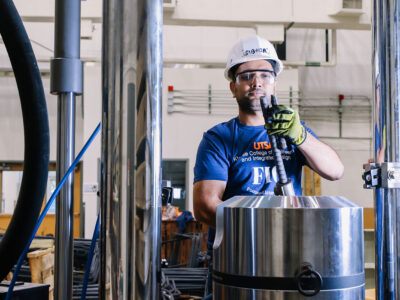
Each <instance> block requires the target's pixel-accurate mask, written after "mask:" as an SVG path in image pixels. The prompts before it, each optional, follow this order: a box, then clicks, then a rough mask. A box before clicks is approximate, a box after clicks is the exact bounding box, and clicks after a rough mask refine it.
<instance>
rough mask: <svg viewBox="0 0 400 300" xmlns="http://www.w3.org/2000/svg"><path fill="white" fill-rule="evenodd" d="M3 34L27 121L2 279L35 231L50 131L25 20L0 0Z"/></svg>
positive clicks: (2, 252) (0, 250) (2, 253)
mask: <svg viewBox="0 0 400 300" xmlns="http://www.w3.org/2000/svg"><path fill="white" fill-rule="evenodd" d="M0 34H1V36H2V38H3V41H4V44H5V46H6V49H7V52H8V55H9V57H10V61H11V65H12V67H13V71H14V74H15V78H16V81H17V86H18V92H19V96H20V101H21V109H22V117H23V123H24V142H25V148H24V173H23V177H22V183H21V189H20V191H19V195H18V201H17V205H16V207H15V210H14V215H13V217H12V219H11V221H10V224H9V225H8V228H7V231H6V232H5V234H4V237H3V238H2V240H1V241H0V257H1V259H0V279H3V278H4V277H5V276H6V275H7V273H8V272H9V270H10V269H11V268H12V266H13V265H14V264H15V263H16V262H17V260H18V258H19V256H20V254H21V253H22V251H23V250H24V248H25V246H26V243H27V242H28V241H29V238H30V236H31V234H32V232H33V229H34V227H35V224H36V221H37V219H38V216H39V213H40V209H41V206H42V202H43V197H44V195H45V192H46V186H47V175H48V169H49V151H50V150H49V148H50V145H49V144H50V141H49V140H50V134H49V122H48V116H47V107H46V99H45V95H44V90H43V84H42V80H41V77H40V72H39V68H38V66H37V62H36V58H35V55H34V53H33V50H32V46H31V44H30V41H29V38H28V35H27V34H26V31H25V28H24V25H23V23H22V20H21V18H20V16H19V14H18V12H17V10H16V8H15V6H14V4H13V2H12V1H10V0H0Z"/></svg>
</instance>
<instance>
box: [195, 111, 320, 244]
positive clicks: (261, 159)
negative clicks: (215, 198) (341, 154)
mask: <svg viewBox="0 0 400 300" xmlns="http://www.w3.org/2000/svg"><path fill="white" fill-rule="evenodd" d="M302 123H303V122H302ZM303 126H305V125H304V123H303ZM305 128H306V130H307V131H308V132H310V133H311V134H313V135H314V133H313V132H312V131H311V130H310V129H309V128H307V127H306V126H305ZM281 154H282V160H283V163H284V165H285V170H286V174H287V177H288V178H290V179H291V180H292V183H293V187H294V191H295V193H296V195H301V170H302V167H303V165H305V164H306V160H305V157H304V156H303V154H302V153H301V152H300V150H298V149H297V147H295V146H293V145H291V144H289V143H288V147H287V148H286V149H284V150H282V151H281ZM200 180H221V181H226V188H225V192H224V194H223V197H222V200H223V201H225V200H227V199H229V198H231V197H233V196H238V195H252V196H254V195H273V194H274V187H275V184H276V182H277V181H278V178H277V172H276V166H275V161H274V157H273V153H272V149H271V144H270V141H269V136H268V134H267V131H266V130H265V128H264V126H246V125H243V124H242V123H240V121H239V119H238V118H237V117H236V118H233V119H231V120H230V121H228V122H224V123H221V124H218V125H216V126H214V127H213V128H211V129H210V130H208V131H207V132H206V133H204V135H203V139H202V141H201V142H200V145H199V148H198V150H197V158H196V164H195V167H194V182H197V181H200ZM212 231H214V230H211V231H210V232H209V242H210V243H211V245H212V242H213V240H214V237H213V235H214V234H215V232H212Z"/></svg>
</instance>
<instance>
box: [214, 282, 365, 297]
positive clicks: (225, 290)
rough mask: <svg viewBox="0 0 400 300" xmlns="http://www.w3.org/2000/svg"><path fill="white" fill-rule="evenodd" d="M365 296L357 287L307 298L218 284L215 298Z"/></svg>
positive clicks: (322, 292) (293, 293) (286, 293)
mask: <svg viewBox="0 0 400 300" xmlns="http://www.w3.org/2000/svg"><path fill="white" fill-rule="evenodd" d="M364 294H365V293H364V288H361V287H356V288H352V289H346V290H337V291H334V292H332V291H329V292H325V291H321V292H319V294H318V295H316V296H313V297H306V296H302V295H300V294H299V293H298V292H289V291H266V290H252V289H240V288H235V287H232V286H224V285H221V284H216V285H215V289H214V294H213V297H214V299H218V300H219V299H229V300H244V299H246V300H248V299H252V300H310V299H312V300H345V299H346V300H365V295H364Z"/></svg>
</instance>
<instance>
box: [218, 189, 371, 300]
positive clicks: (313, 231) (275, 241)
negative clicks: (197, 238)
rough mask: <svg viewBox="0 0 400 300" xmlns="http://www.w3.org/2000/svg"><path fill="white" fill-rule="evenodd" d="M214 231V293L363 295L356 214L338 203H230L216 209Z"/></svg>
mask: <svg viewBox="0 0 400 300" xmlns="http://www.w3.org/2000/svg"><path fill="white" fill-rule="evenodd" d="M216 230H217V231H216V237H215V241H214V275H213V279H214V285H215V287H216V290H215V292H216V295H218V293H219V292H221V288H222V287H223V289H225V291H224V292H223V293H225V294H226V293H227V290H226V289H227V288H228V290H229V289H231V290H236V291H235V293H236V294H238V289H239V290H240V289H242V290H246V291H247V292H248V291H252V293H254V292H255V291H259V292H261V293H264V294H265V293H275V294H276V293H283V294H285V293H286V294H288V295H289V294H292V296H293V295H300V298H293V299H301V297H311V296H315V295H318V294H319V295H322V294H325V295H324V296H323V297H322V298H320V299H335V296H334V294H336V297H338V295H339V294H343V291H350V290H351V291H352V292H351V293H350V294H351V296H350V297H353V298H343V297H342V296H340V298H336V299H359V297H358V296H357V295H363V294H364V283H365V276H364V240H363V210H362V207H360V206H358V205H356V204H354V203H352V202H350V201H349V200H347V199H346V198H344V197H327V196H323V197H315V196H291V197H287V196H286V197H285V196H237V197H233V198H231V199H230V200H227V201H225V202H224V203H222V204H221V205H219V206H218V207H217V228H216ZM354 289H356V290H357V291H358V292H356V293H354ZM235 293H233V294H235ZM326 293H331V294H332V295H331V296H329V297H328V296H327V294H326ZM346 293H348V292H345V294H346ZM228 294H229V293H228ZM233 294H232V295H233ZM239 294H240V293H239ZM348 294H349V293H348ZM350 294H349V295H350ZM265 295H266V294H265ZM269 296H271V297H272V294H270V295H269ZM246 297H247V296H246ZM330 297H333V298H330ZM360 297H361V296H360ZM317 298H318V297H317ZM317 298H316V299H317ZM221 299H222V298H221ZM223 299H228V298H223ZM229 299H231V298H229ZM232 299H240V298H232ZM257 299H258V298H257ZM260 299H263V297H261V298H260ZM265 299H269V298H265ZM279 299H280V298H279ZM283 299H286V298H285V297H284V298H283ZM287 299H292V298H287Z"/></svg>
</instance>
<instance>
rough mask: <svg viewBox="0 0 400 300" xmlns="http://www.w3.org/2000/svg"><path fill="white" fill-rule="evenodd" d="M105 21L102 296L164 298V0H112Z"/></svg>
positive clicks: (105, 13)
mask: <svg viewBox="0 0 400 300" xmlns="http://www.w3.org/2000/svg"><path fill="white" fill-rule="evenodd" d="M103 20H104V25H103V45H104V46H103V119H102V123H103V133H102V166H101V185H102V188H101V199H102V204H101V220H102V221H101V222H102V223H101V224H102V227H101V249H102V256H101V257H102V258H101V267H100V269H101V273H102V274H101V279H100V298H101V299H158V298H159V274H160V273H159V271H160V252H161V251H160V249H161V243H160V241H161V74H162V48H161V41H162V39H161V33H162V2H161V1H159V0H158V1H154V0H152V1H145V0H137V1H117V0H107V1H105V2H104V17H103ZM138 41H140V42H138ZM108 287H109V288H108Z"/></svg>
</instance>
